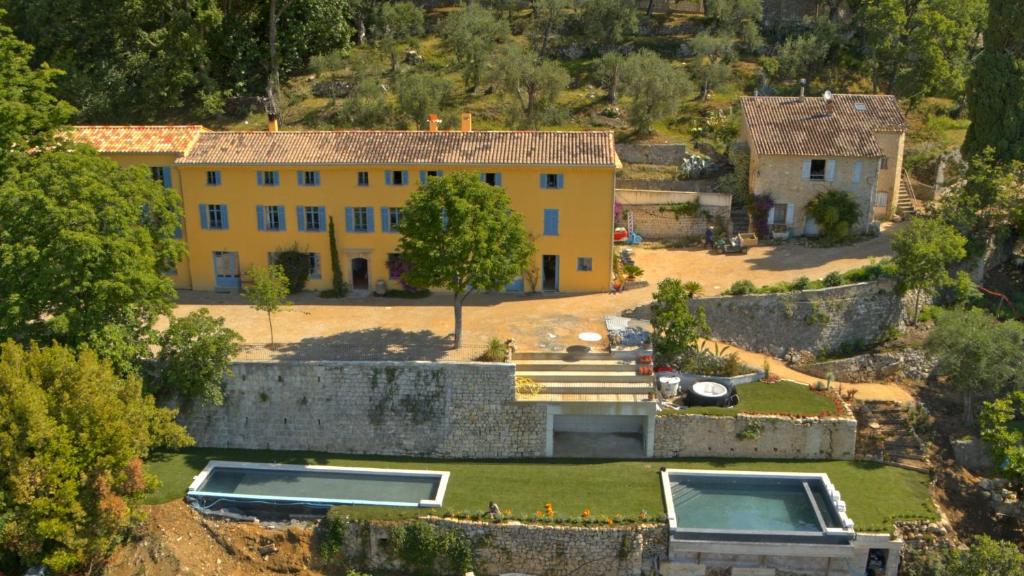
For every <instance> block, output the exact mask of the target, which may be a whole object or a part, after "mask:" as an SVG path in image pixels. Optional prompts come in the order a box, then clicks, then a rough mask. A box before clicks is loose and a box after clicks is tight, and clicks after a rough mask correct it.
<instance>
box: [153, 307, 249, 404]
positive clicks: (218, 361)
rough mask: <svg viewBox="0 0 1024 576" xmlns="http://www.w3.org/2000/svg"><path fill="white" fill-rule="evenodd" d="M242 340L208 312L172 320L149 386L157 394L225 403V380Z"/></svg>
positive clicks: (162, 339)
mask: <svg viewBox="0 0 1024 576" xmlns="http://www.w3.org/2000/svg"><path fill="white" fill-rule="evenodd" d="M241 342H242V337H241V336H240V335H239V334H238V333H237V332H235V331H234V330H232V329H230V328H227V327H226V326H224V319H223V318H219V317H215V316H212V315H211V314H210V311H209V310H207V309H206V308H200V309H199V310H197V311H195V312H192V313H190V314H189V315H188V316H184V317H180V318H176V317H173V316H172V317H171V319H170V324H169V325H168V327H167V329H166V330H164V331H163V332H162V333H161V334H160V337H159V343H160V352H158V353H157V357H156V362H155V363H154V371H153V378H152V379H151V381H150V382H149V384H150V385H151V387H152V388H153V391H154V392H157V393H163V394H169V395H173V394H177V395H178V396H179V397H180V398H181V399H183V400H194V399H198V400H201V401H203V402H207V403H210V404H213V405H217V406H219V405H221V404H223V403H224V380H225V378H226V377H228V376H231V360H232V359H233V358H234V357H235V356H236V355H237V354H238V351H239V347H240V346H239V345H240V343H241Z"/></svg>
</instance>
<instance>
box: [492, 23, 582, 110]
mask: <svg viewBox="0 0 1024 576" xmlns="http://www.w3.org/2000/svg"><path fill="white" fill-rule="evenodd" d="M487 78H488V79H489V81H491V82H493V83H494V85H495V86H497V87H498V90H499V91H500V92H501V94H502V95H503V96H504V97H505V99H506V100H507V101H509V102H510V103H511V105H510V107H509V112H510V114H509V116H510V118H511V120H512V122H513V123H516V124H522V125H525V126H528V127H532V128H536V127H537V126H538V125H539V124H541V123H542V122H550V121H553V120H555V119H556V117H557V115H558V112H559V110H560V109H559V106H558V97H559V95H561V93H562V92H563V91H564V90H565V89H566V88H567V87H568V86H569V73H568V72H566V70H565V68H563V67H562V65H561V64H559V63H558V62H556V61H554V60H545V59H542V58H539V57H538V56H537V55H536V54H534V53H533V51H532V50H530V49H529V48H526V47H523V46H521V45H519V44H514V43H509V44H506V45H504V46H501V47H499V48H498V50H497V51H496V54H495V55H494V56H493V57H492V61H491V66H490V68H489V70H488V74H487Z"/></svg>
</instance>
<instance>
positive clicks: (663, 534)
mask: <svg viewBox="0 0 1024 576" xmlns="http://www.w3.org/2000/svg"><path fill="white" fill-rule="evenodd" d="M425 521H426V522H428V523H430V524H432V525H434V526H435V527H437V528H439V529H440V530H442V531H450V530H459V531H461V532H462V533H463V534H464V535H465V536H467V537H468V539H469V540H470V542H471V543H472V546H473V557H474V563H473V572H474V573H475V574H478V575H480V576H489V575H492V574H493V575H497V574H507V573H524V574H533V575H536V576H569V575H570V574H571V575H573V576H639V575H640V573H641V571H642V570H644V569H645V567H650V566H651V565H652V563H653V561H654V559H655V558H658V559H665V558H667V556H668V526H667V525H665V524H664V523H662V524H658V525H652V524H645V525H641V526H615V527H599V526H587V527H582V526H559V525H554V526H553V525H544V524H521V523H518V522H509V523H502V524H498V523H490V522H470V521H459V520H449V519H442V518H427V519H425ZM393 526H395V524H387V523H377V522H351V523H349V524H347V525H346V526H345V535H344V537H343V546H342V549H341V554H340V555H341V556H342V557H343V558H344V559H345V560H346V562H345V563H346V565H347V566H348V567H352V568H357V569H359V570H362V571H369V572H371V573H373V572H375V571H385V572H390V573H397V574H405V573H409V567H407V566H405V565H403V563H402V562H401V560H400V559H399V558H398V557H397V554H396V552H395V550H394V549H393V546H391V545H390V544H391V542H390V538H391V533H392V528H393Z"/></svg>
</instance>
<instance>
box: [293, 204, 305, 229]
mask: <svg viewBox="0 0 1024 576" xmlns="http://www.w3.org/2000/svg"><path fill="white" fill-rule="evenodd" d="M295 215H296V219H295V220H296V222H297V224H296V230H298V231H299V232H304V231H305V230H306V207H305V206H296V207H295Z"/></svg>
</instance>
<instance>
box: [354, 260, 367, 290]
mask: <svg viewBox="0 0 1024 576" xmlns="http://www.w3.org/2000/svg"><path fill="white" fill-rule="evenodd" d="M352 289H353V290H369V289H370V267H369V264H368V263H367V261H366V258H353V259H352Z"/></svg>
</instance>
